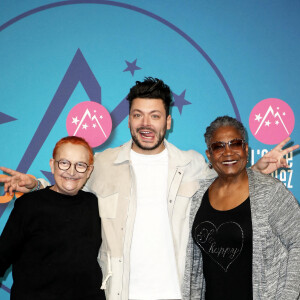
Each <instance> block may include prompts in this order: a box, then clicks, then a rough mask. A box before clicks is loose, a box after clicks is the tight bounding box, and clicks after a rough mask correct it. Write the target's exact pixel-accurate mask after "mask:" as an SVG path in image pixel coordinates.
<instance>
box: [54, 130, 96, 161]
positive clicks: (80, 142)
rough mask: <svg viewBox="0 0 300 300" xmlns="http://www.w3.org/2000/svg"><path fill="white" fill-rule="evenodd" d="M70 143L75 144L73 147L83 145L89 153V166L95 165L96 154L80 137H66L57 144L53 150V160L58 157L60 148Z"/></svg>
mask: <svg viewBox="0 0 300 300" xmlns="http://www.w3.org/2000/svg"><path fill="white" fill-rule="evenodd" d="M68 143H70V144H73V145H81V146H83V147H84V148H86V150H88V152H89V165H92V164H93V163H94V153H93V150H92V148H91V146H90V145H89V144H88V142H87V141H86V140H85V139H83V138H81V137H78V136H66V137H64V138H62V139H60V140H59V141H58V142H57V143H56V145H55V147H54V149H53V154H52V155H53V158H54V157H55V156H56V153H57V150H58V148H59V147H61V146H62V145H64V144H68Z"/></svg>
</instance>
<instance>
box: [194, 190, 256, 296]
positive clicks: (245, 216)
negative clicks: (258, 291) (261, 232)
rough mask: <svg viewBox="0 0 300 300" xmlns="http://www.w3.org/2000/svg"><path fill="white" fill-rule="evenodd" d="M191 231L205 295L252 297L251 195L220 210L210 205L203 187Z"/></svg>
mask: <svg viewBox="0 0 300 300" xmlns="http://www.w3.org/2000/svg"><path fill="white" fill-rule="evenodd" d="M192 235H193V239H194V242H195V243H196V244H197V245H198V246H199V248H200V249H201V252H202V257H203V273H204V278H205V284H206V292H205V299H206V300H217V299H218V300H219V299H222V300H248V299H252V221H251V208H250V198H248V199H247V200H245V201H244V202H243V203H242V204H240V205H239V206H237V207H235V208H233V209H230V210H227V211H219V210H215V209H214V208H213V207H212V206H211V205H210V202H209V199H208V191H206V193H205V194H204V196H203V200H202V203H201V206H200V208H199V210H198V212H197V215H196V218H195V220H194V224H193V229H192Z"/></svg>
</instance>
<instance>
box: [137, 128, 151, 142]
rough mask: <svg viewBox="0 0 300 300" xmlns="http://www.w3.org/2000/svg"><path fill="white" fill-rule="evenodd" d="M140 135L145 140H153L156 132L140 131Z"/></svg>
mask: <svg viewBox="0 0 300 300" xmlns="http://www.w3.org/2000/svg"><path fill="white" fill-rule="evenodd" d="M138 132H139V134H140V135H141V136H142V138H143V139H147V140H150V139H153V138H154V132H153V131H150V130H139V131H138Z"/></svg>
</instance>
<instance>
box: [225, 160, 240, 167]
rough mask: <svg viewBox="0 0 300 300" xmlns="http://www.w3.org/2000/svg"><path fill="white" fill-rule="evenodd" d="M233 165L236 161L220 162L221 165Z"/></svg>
mask: <svg viewBox="0 0 300 300" xmlns="http://www.w3.org/2000/svg"><path fill="white" fill-rule="evenodd" d="M235 163H237V160H226V161H223V162H222V165H229V166H230V165H233V164H235Z"/></svg>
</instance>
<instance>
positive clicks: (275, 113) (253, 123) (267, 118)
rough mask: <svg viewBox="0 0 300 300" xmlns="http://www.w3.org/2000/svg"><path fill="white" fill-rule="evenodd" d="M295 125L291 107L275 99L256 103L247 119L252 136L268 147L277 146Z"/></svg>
mask: <svg viewBox="0 0 300 300" xmlns="http://www.w3.org/2000/svg"><path fill="white" fill-rule="evenodd" d="M294 125H295V116H294V113H293V111H292V109H291V107H290V106H289V105H288V104H287V103H286V102H284V101H282V100H280V99H277V98H268V99H264V100H262V101H260V102H259V103H257V104H256V105H255V106H254V108H253V109H252V111H251V113H250V117H249V126H250V130H251V132H252V134H253V136H254V137H255V138H256V139H257V140H258V141H260V142H262V143H264V144H268V145H273V144H278V143H279V142H281V141H282V140H283V139H285V138H286V137H288V136H290V135H291V133H292V131H293V129H294Z"/></svg>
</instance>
